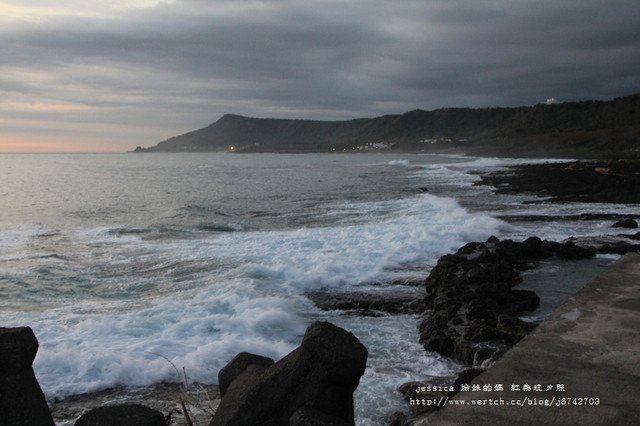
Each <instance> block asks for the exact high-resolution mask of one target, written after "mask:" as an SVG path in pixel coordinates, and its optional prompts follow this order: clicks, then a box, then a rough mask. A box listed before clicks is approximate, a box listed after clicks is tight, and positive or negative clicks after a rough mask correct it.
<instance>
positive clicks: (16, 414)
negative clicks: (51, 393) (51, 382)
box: [0, 327, 54, 426]
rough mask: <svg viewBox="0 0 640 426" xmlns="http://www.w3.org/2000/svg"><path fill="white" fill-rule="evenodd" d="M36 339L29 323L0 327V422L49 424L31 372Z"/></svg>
mask: <svg viewBox="0 0 640 426" xmlns="http://www.w3.org/2000/svg"><path fill="white" fill-rule="evenodd" d="M37 352H38V340H37V339H36V336H35V335H34V334H33V330H31V328H30V327H16V328H0V425H3V426H4V425H6V426H21V425H25V426H27V425H34V426H49V425H51V426H53V424H54V423H53V418H52V417H51V413H50V412H49V407H48V406H47V401H46V400H45V397H44V394H43V393H42V389H41V388H40V384H39V383H38V380H37V379H36V376H35V374H34V372H33V367H32V364H33V360H34V358H35V357H36V353H37Z"/></svg>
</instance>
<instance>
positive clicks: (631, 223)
mask: <svg viewBox="0 0 640 426" xmlns="http://www.w3.org/2000/svg"><path fill="white" fill-rule="evenodd" d="M612 227H613V228H627V229H633V228H637V227H638V222H636V221H635V220H633V219H622V220H619V221H617V222H616V223H614V224H613V225H612Z"/></svg>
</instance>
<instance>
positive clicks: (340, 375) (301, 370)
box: [210, 322, 367, 426]
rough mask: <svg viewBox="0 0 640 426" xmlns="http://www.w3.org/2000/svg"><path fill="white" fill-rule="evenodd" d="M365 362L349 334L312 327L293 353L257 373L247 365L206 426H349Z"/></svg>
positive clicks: (361, 348) (320, 324) (324, 325)
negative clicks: (324, 424)
mask: <svg viewBox="0 0 640 426" xmlns="http://www.w3.org/2000/svg"><path fill="white" fill-rule="evenodd" d="M366 361H367V349H366V348H365V347H364V346H363V345H362V344H361V343H360V341H359V340H358V339H357V338H356V337H355V336H354V335H353V334H351V333H349V332H348V331H346V330H344V329H342V328H339V327H336V326H334V325H332V324H330V323H328V322H316V323H313V324H311V325H310V326H309V328H308V329H307V331H306V333H305V335H304V338H303V340H302V344H301V345H300V347H298V348H297V349H295V350H294V351H293V352H291V353H289V354H288V355H287V356H285V357H284V358H282V359H281V360H280V361H278V362H276V363H275V364H273V365H271V366H269V367H267V368H265V369H263V370H261V371H258V372H256V371H251V367H252V366H251V365H250V366H249V367H248V368H247V369H246V370H245V371H244V372H243V373H241V374H240V375H238V376H237V377H236V378H235V380H233V381H232V382H231V383H230V384H229V387H228V388H227V391H226V393H225V395H224V397H223V398H222V401H221V402H220V406H219V407H218V410H217V411H216V414H215V416H214V417H213V419H212V420H211V423H210V426H219V425H256V424H260V425H265V426H269V425H273V426H275V425H288V424H290V422H292V423H293V424H302V423H300V422H303V421H305V419H307V420H309V421H310V422H311V423H309V424H315V423H313V422H315V421H322V419H325V420H326V419H331V421H332V422H337V423H335V424H336V425H339V424H341V423H339V421H341V422H343V423H346V424H354V414H353V392H354V391H355V389H356V388H357V387H358V383H359V380H360V377H361V376H362V374H364V369H365V366H366ZM301 409H303V410H302V411H300V410H301ZM296 422H297V423H296ZM318 424H322V423H318ZM329 424H334V423H329Z"/></svg>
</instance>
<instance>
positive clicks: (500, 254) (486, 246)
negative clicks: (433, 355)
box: [418, 237, 595, 365]
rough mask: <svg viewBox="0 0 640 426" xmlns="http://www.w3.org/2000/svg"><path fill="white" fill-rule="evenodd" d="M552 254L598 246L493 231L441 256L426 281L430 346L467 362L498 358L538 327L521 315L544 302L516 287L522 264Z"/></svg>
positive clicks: (570, 255)
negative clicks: (504, 235)
mask: <svg viewBox="0 0 640 426" xmlns="http://www.w3.org/2000/svg"><path fill="white" fill-rule="evenodd" d="M553 255H556V256H557V257H559V258H562V259H585V258H589V257H592V256H594V255H595V249H593V248H592V247H582V246H578V245H576V244H574V243H573V242H572V241H568V242H566V243H564V244H561V243H557V242H553V241H542V240H540V238H537V237H531V238H528V239H526V240H525V241H524V242H514V241H511V240H504V241H500V240H498V239H497V238H496V237H491V238H489V239H488V240H487V242H485V243H468V244H466V245H464V246H462V247H461V248H460V249H459V250H458V251H457V252H456V253H455V254H450V255H445V256H442V257H441V258H440V259H439V260H438V263H437V265H436V266H435V267H434V268H433V269H432V271H431V274H430V275H429V277H428V278H427V280H426V283H425V284H426V292H427V296H426V298H425V302H426V305H427V311H426V315H425V318H424V319H423V321H422V322H421V324H420V325H419V327H418V328H419V330H420V342H421V343H422V344H423V346H424V347H425V349H426V350H428V351H434V352H438V353H440V354H442V355H445V356H449V357H452V358H454V359H455V360H457V361H459V362H461V363H464V364H469V365H481V364H482V363H483V362H484V361H486V360H491V359H495V358H497V357H498V356H499V355H500V354H501V353H502V352H503V351H504V350H505V349H507V348H509V347H511V346H512V345H514V344H515V343H516V342H518V341H519V340H520V339H522V337H524V336H525V335H526V334H527V333H529V332H530V331H531V330H532V329H533V328H534V327H535V325H534V324H532V323H528V322H524V321H521V320H520V319H518V317H519V316H521V315H522V314H524V313H525V312H528V311H532V310H534V309H535V308H537V306H538V304H539V298H538V296H537V295H536V294H535V293H533V292H532V291H528V290H514V289H513V288H512V287H514V286H515V285H516V284H518V283H520V282H521V278H520V274H519V272H518V270H521V269H525V268H528V267H529V265H530V264H531V262H535V261H537V260H541V259H545V258H548V257H551V256H553Z"/></svg>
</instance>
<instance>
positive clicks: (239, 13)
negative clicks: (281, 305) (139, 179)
mask: <svg viewBox="0 0 640 426" xmlns="http://www.w3.org/2000/svg"><path fill="white" fill-rule="evenodd" d="M47 6H50V7H52V8H54V9H52V10H55V8H56V6H55V5H53V4H47V2H42V7H47ZM72 11H73V10H69V11H64V10H61V11H59V13H55V14H53V13H52V14H51V15H50V16H47V15H46V14H45V16H44V17H41V18H40V19H37V20H28V19H25V20H14V21H12V22H10V23H8V24H7V25H3V26H2V29H0V70H1V71H2V72H1V73H0V94H1V95H2V97H3V98H4V100H3V101H2V102H1V103H0V114H1V115H2V117H4V118H3V119H2V125H3V126H2V127H3V130H0V134H2V132H7V134H13V135H29V134H46V133H47V132H51V133H56V134H59V135H61V137H65V135H67V136H68V137H69V138H77V140H78V141H80V140H81V139H82V138H84V139H85V140H86V142H85V143H86V150H92V147H95V146H98V145H99V144H109V145H110V146H113V147H114V149H116V150H117V149H121V150H124V149H127V148H128V147H130V146H132V145H134V146H135V145H149V144H153V143H155V142H157V141H159V140H162V139H165V138H166V137H169V136H172V135H174V134H178V133H182V132H184V131H187V130H191V129H195V128H198V127H202V126H204V125H207V124H209V123H211V122H213V121H215V120H216V119H217V118H218V117H220V116H221V115H222V114H224V113H228V112H230V113H237V114H243V115H249V116H259V117H281V118H284V117H286V118H314V119H349V118H355V117H371V116H376V115H381V114H386V113H398V112H404V111H408V110H411V109H415V108H422V109H433V108H439V107H444V106H454V107H455V106H458V107H462V106H471V107H485V106H516V105H530V104H534V103H538V102H543V101H544V100H545V99H546V98H548V97H555V98H556V99H558V100H559V101H570V100H581V99H607V98H612V97H616V96H622V95H626V94H630V93H633V92H637V91H638V90H639V88H640V61H638V60H637V52H640V4H639V3H638V2H637V1H635V0H632V1H619V0H618V1H615V0H614V1H608V2H604V1H589V0H587V1H580V2H574V1H546V0H542V1H508V2H507V1H487V2H477V1H471V0H459V1H448V2H434V1H403V2H393V1H349V2H347V1H322V2H316V1H311V2H293V1H261V2H260V1H255V2H254V1H242V2H226V1H222V2H203V1H194V0H190V1H175V2H170V3H158V4H157V5H155V6H146V7H142V8H124V9H122V8H118V9H112V10H109V11H106V10H105V11H97V12H96V13H93V14H80V15H77V14H73V13H71V12H72ZM105 133H109V134H108V135H105Z"/></svg>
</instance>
